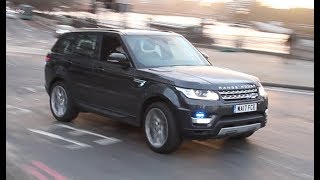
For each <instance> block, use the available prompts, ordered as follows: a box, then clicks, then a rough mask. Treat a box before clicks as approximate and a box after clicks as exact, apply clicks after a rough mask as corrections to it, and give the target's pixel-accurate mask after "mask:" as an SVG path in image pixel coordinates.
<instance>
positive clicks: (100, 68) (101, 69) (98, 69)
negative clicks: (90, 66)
mask: <svg viewBox="0 0 320 180" xmlns="http://www.w3.org/2000/svg"><path fill="white" fill-rule="evenodd" d="M95 69H96V70H97V71H104V68H103V67H101V66H100V67H96V68H95Z"/></svg>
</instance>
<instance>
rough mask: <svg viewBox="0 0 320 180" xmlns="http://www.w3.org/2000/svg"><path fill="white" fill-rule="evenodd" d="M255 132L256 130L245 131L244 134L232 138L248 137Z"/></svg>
mask: <svg viewBox="0 0 320 180" xmlns="http://www.w3.org/2000/svg"><path fill="white" fill-rule="evenodd" d="M253 133H254V131H249V132H245V133H243V134H239V135H236V136H231V137H230V139H246V138H248V137H249V136H251V135H252V134H253Z"/></svg>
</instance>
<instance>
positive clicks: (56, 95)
mask: <svg viewBox="0 0 320 180" xmlns="http://www.w3.org/2000/svg"><path fill="white" fill-rule="evenodd" d="M50 109H51V112H52V114H53V116H54V117H55V118H56V119H57V120H58V121H61V122H70V121H72V120H73V119H75V118H76V117H77V116H78V114H79V112H78V111H77V108H76V106H75V104H74V102H73V101H72V99H71V97H70V92H69V89H68V88H67V86H66V85H65V84H64V83H63V82H61V81H58V82H55V83H54V84H53V85H52V88H51V91H50Z"/></svg>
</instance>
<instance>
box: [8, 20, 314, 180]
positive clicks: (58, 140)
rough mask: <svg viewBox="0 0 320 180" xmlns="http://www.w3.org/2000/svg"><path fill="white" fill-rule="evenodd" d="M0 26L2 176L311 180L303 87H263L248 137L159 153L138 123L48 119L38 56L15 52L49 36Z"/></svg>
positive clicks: (17, 25)
mask: <svg viewBox="0 0 320 180" xmlns="http://www.w3.org/2000/svg"><path fill="white" fill-rule="evenodd" d="M29 26H30V27H32V28H33V29H32V28H30V27H29ZM26 29H31V31H30V30H26ZM6 30H7V32H6V33H7V53H6V68H7V71H6V75H7V76H6V145H7V168H6V175H7V179H39V180H45V179H59V180H62V179H74V180H88V179H91V180H96V179H97V180H100V179H121V180H135V179H137V180H144V179H146V180H149V179H154V180H157V179H159V180H160V179H161V180H162V179H208V180H211V179H226V180H228V179H230V180H231V179H239V180H247V179H265V180H269V179H279V180H283V179H290V180H291V179H299V180H300V179H314V168H313V167H314V118H313V113H314V108H313V106H314V102H313V99H314V96H313V93H311V92H298V91H294V90H286V89H275V88H267V92H268V94H269V99H270V107H269V118H268V124H267V126H266V127H265V128H263V129H261V130H260V131H257V132H256V133H255V134H254V135H253V136H251V137H250V138H249V139H247V140H245V141H231V140H223V139H221V140H207V141H186V142H184V143H183V144H182V146H181V148H180V149H179V150H178V151H177V152H175V153H173V154H170V155H160V154H156V153H154V152H153V151H151V150H150V149H149V148H148V146H147V144H146V142H145V139H144V136H143V132H142V130H141V129H139V128H134V127H131V126H129V125H125V124H121V123H118V122H115V121H112V120H110V119H108V118H104V117H101V116H98V115H94V114H91V113H82V114H80V115H79V116H78V118H77V119H75V120H74V121H73V122H72V123H58V122H57V121H55V119H54V118H53V116H52V115H51V112H50V109H49V103H48V102H49V98H48V95H47V94H46V92H45V89H44V86H43V85H44V72H43V66H44V60H45V56H44V55H39V54H37V53H32V52H26V53H23V52H22V51H23V49H24V48H25V47H29V48H34V49H38V48H49V47H50V46H51V45H52V44H53V43H54V38H53V37H52V35H53V34H52V33H50V32H48V30H47V29H46V28H45V27H42V26H38V25H35V24H32V23H31V22H25V21H21V20H17V19H7V27H6ZM40 40H42V41H40ZM19 48H20V50H19V52H18V51H14V49H19Z"/></svg>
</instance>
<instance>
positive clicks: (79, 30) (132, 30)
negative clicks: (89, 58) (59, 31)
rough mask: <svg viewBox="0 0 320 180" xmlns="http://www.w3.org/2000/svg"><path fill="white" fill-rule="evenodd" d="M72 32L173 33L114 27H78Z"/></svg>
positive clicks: (169, 33)
mask: <svg viewBox="0 0 320 180" xmlns="http://www.w3.org/2000/svg"><path fill="white" fill-rule="evenodd" d="M72 32H115V33H119V34H123V35H172V34H176V33H174V32H171V31H158V30H143V29H112V28H78V29H75V30H73V31H72Z"/></svg>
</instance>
